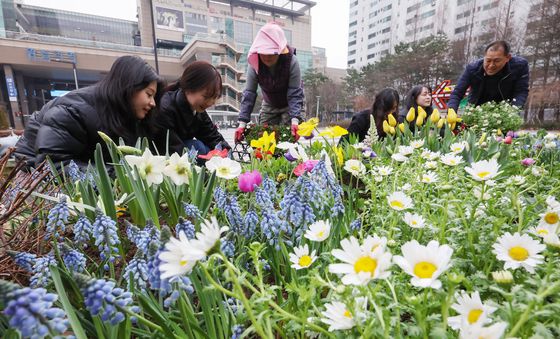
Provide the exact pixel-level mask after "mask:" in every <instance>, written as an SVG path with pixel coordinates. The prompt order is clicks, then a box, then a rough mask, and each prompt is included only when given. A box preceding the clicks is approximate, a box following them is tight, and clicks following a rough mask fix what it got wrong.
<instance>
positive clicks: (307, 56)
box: [296, 49, 313, 76]
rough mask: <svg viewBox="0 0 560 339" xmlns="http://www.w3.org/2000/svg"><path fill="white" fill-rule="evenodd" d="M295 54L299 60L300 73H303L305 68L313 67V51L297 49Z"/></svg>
mask: <svg viewBox="0 0 560 339" xmlns="http://www.w3.org/2000/svg"><path fill="white" fill-rule="evenodd" d="M296 56H297V59H298V62H299V68H300V70H301V75H302V76H303V74H305V72H307V70H309V69H312V68H313V53H312V52H309V51H302V50H300V49H298V50H297V51H296Z"/></svg>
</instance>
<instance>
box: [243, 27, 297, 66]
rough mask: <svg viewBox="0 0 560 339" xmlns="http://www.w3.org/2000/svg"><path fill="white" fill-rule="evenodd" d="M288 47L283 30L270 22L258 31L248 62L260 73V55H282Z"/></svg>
mask: <svg viewBox="0 0 560 339" xmlns="http://www.w3.org/2000/svg"><path fill="white" fill-rule="evenodd" d="M287 46H288V41H287V40H286V36H285V35H284V31H283V30H282V28H281V27H280V26H279V25H278V24H277V23H275V22H269V23H267V24H266V25H264V26H262V27H261V29H260V30H259V31H258V33H257V36H256V37H255V41H253V44H252V45H251V48H250V49H249V56H248V57H247V62H248V63H249V65H251V66H252V67H253V69H254V70H255V72H257V74H258V73H259V54H268V55H274V54H282V53H285V49H286V47H287Z"/></svg>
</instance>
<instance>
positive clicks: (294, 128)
mask: <svg viewBox="0 0 560 339" xmlns="http://www.w3.org/2000/svg"><path fill="white" fill-rule="evenodd" d="M290 131H291V132H292V136H293V137H294V139H295V140H296V142H297V141H298V140H299V134H298V125H295V124H292V127H291V128H290Z"/></svg>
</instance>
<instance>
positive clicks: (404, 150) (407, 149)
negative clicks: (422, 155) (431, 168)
mask: <svg viewBox="0 0 560 339" xmlns="http://www.w3.org/2000/svg"><path fill="white" fill-rule="evenodd" d="M413 152H414V147H412V146H399V153H400V154H402V155H405V156H406V155H411V154H412V153H413Z"/></svg>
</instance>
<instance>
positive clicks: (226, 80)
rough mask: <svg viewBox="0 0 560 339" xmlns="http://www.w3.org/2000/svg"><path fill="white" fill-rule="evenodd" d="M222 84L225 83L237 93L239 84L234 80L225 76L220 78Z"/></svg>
mask: <svg viewBox="0 0 560 339" xmlns="http://www.w3.org/2000/svg"><path fill="white" fill-rule="evenodd" d="M222 83H226V84H228V85H230V86H231V87H233V88H234V89H235V90H237V91H238V92H239V91H240V89H239V88H238V87H239V83H238V82H237V81H236V80H232V79H231V78H230V77H228V76H227V75H224V76H222Z"/></svg>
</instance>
